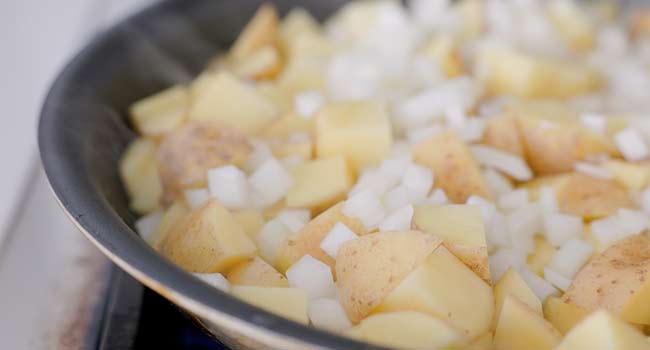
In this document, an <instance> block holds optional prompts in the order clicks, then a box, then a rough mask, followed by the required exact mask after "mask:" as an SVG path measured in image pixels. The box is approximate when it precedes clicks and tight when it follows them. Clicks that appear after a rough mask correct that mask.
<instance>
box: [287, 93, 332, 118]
mask: <svg viewBox="0 0 650 350" xmlns="http://www.w3.org/2000/svg"><path fill="white" fill-rule="evenodd" d="M324 104H325V96H323V94H321V93H320V92H318V91H305V92H301V93H298V94H297V95H296V96H295V97H294V102H293V106H294V107H293V108H294V109H295V110H296V112H298V114H299V115H300V116H301V117H303V118H305V119H311V118H312V117H313V116H314V115H315V114H316V113H317V112H318V110H320V109H321V107H322V106H323V105H324Z"/></svg>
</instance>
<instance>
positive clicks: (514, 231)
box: [506, 204, 542, 253]
mask: <svg viewBox="0 0 650 350" xmlns="http://www.w3.org/2000/svg"><path fill="white" fill-rule="evenodd" d="M506 223H507V227H508V233H509V235H510V241H511V243H512V245H513V247H514V248H516V249H520V250H521V251H522V252H525V253H530V252H532V251H533V250H534V248H535V246H534V242H533V237H534V235H535V234H537V233H539V232H541V231H542V230H541V229H542V218H541V210H540V207H539V205H537V204H528V205H525V206H523V207H521V208H519V209H517V210H515V211H513V212H512V213H510V214H508V215H507V216H506Z"/></svg>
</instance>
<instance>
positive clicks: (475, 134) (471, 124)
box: [456, 118, 485, 143]
mask: <svg viewBox="0 0 650 350" xmlns="http://www.w3.org/2000/svg"><path fill="white" fill-rule="evenodd" d="M456 132H457V133H458V136H460V138H461V139H463V141H465V142H468V143H472V142H478V141H480V140H481V139H483V133H484V132H485V120H483V119H480V118H469V119H467V120H466V121H465V124H463V126H462V127H460V128H458V129H456Z"/></svg>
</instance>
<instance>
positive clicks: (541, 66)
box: [475, 47, 601, 98]
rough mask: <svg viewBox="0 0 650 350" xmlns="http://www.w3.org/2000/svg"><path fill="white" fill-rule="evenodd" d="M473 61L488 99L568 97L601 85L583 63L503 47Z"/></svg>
mask: <svg viewBox="0 0 650 350" xmlns="http://www.w3.org/2000/svg"><path fill="white" fill-rule="evenodd" d="M476 62H477V66H476V68H475V69H476V71H477V72H479V73H478V75H479V79H481V80H482V81H483V83H484V84H485V87H486V90H487V91H486V92H487V94H488V95H489V96H499V95H512V96H516V97H521V98H568V97H572V96H576V95H581V94H585V93H588V92H591V91H594V90H596V89H598V88H599V87H600V85H601V79H600V76H599V75H598V73H597V71H596V70H594V69H592V68H590V67H588V66H586V65H585V64H580V63H568V62H560V61H555V60H551V59H545V58H541V57H535V56H532V55H528V54H525V53H523V52H518V51H515V50H512V49H509V48H505V47H490V48H485V49H483V50H480V51H479V53H478V58H477V60H476Z"/></svg>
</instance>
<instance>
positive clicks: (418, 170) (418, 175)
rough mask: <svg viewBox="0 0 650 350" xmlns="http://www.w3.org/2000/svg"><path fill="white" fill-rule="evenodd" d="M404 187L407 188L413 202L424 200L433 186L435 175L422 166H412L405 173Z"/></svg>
mask: <svg viewBox="0 0 650 350" xmlns="http://www.w3.org/2000/svg"><path fill="white" fill-rule="evenodd" d="M402 186H403V187H404V188H406V190H407V191H408V193H409V196H410V197H411V198H412V200H418V199H424V198H426V196H427V195H428V194H429V191H430V190H431V186H433V173H432V172H431V169H429V168H427V167H424V166H422V165H418V164H410V165H409V166H408V167H407V168H406V171H405V172H404V177H403V178H402Z"/></svg>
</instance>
